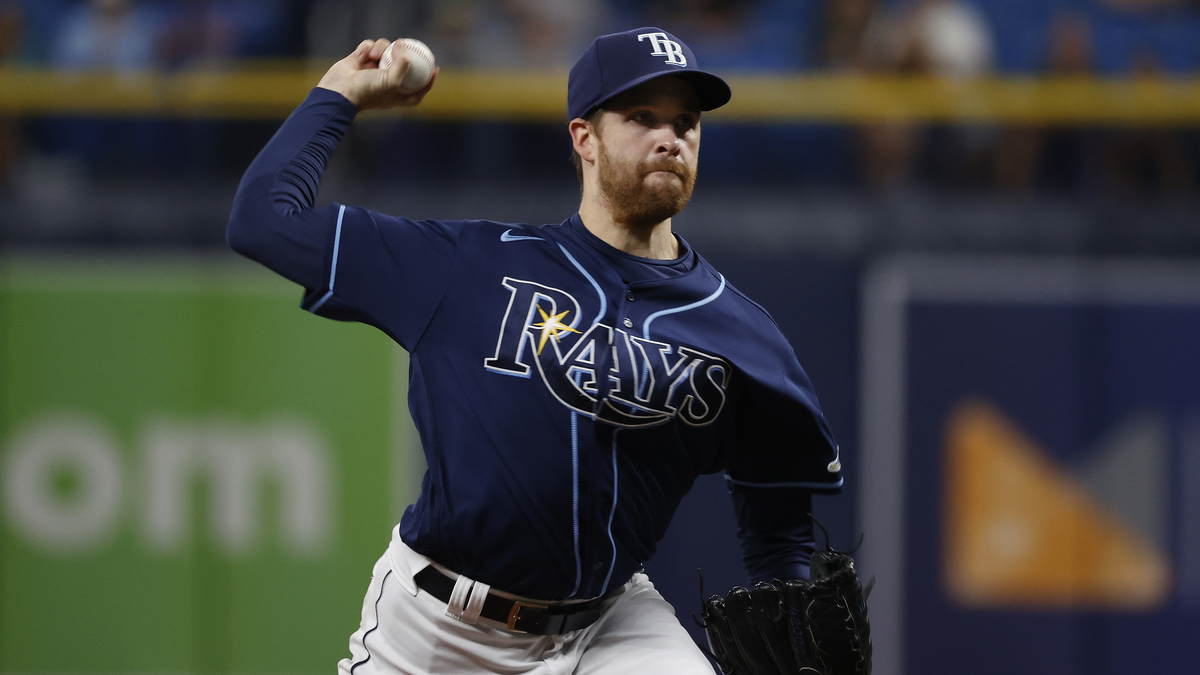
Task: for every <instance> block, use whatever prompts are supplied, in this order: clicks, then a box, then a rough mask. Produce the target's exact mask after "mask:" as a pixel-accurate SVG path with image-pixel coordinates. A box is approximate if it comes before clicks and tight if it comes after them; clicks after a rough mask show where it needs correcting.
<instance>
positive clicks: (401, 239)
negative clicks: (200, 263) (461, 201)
mask: <svg viewBox="0 0 1200 675" xmlns="http://www.w3.org/2000/svg"><path fill="white" fill-rule="evenodd" d="M356 113H357V109H356V108H355V107H354V105H353V104H352V103H350V102H349V101H348V100H346V99H345V98H344V97H343V96H341V95H340V94H337V93H335V92H332V91H329V90H326V89H321V88H317V89H314V90H313V91H312V93H310V94H309V96H308V98H307V99H306V100H305V101H304V103H302V104H301V105H300V107H298V108H297V109H296V110H295V111H294V112H293V113H292V115H291V116H290V117H288V119H287V121H285V122H284V123H283V125H282V126H281V127H280V128H279V131H277V132H276V134H275V136H274V137H273V138H272V139H271V141H270V142H269V143H268V144H267V145H266V147H264V148H263V150H262V151H261V152H260V153H259V155H258V157H256V158H255V160H254V162H253V163H251V165H250V168H249V169H247V171H246V173H245V175H244V176H243V177H242V182H241V184H240V185H239V187H238V192H237V196H236V197H235V198H234V204H233V209H232V212H231V214H230V219H229V226H228V229H227V230H226V236H227V238H228V241H229V244H230V246H231V247H232V248H233V249H234V250H235V251H237V252H238V253H241V254H243V255H245V256H247V257H249V258H251V259H253V260H256V261H258V262H260V263H262V264H263V265H265V266H267V267H268V268H270V269H272V270H274V271H275V272H277V273H279V274H280V275H282V276H284V277H286V278H288V279H291V280H292V281H295V282H296V283H298V284H300V285H301V286H303V287H304V289H305V294H304V299H303V302H302V306H303V307H304V308H305V309H307V310H309V311H311V312H313V313H315V314H320V315H322V316H326V317H329V318H333V319H339V320H353V321H362V322H364V323H369V324H371V325H374V326H377V327H379V328H380V329H382V330H383V331H384V332H386V333H387V334H388V335H390V336H392V337H393V339H395V340H396V341H397V342H399V343H400V344H401V346H403V347H405V348H407V349H412V348H413V347H414V346H415V344H416V342H417V341H418V340H419V339H420V336H421V334H422V333H423V331H424V329H425V327H426V326H427V325H428V323H429V321H430V319H431V318H432V316H433V313H434V311H435V310H436V308H437V305H438V302H439V301H440V299H441V296H442V294H443V292H444V291H445V289H446V287H447V286H448V285H449V281H450V279H451V278H452V275H453V273H454V264H455V260H456V256H455V250H456V248H457V242H458V234H459V232H460V231H461V228H462V223H459V222H441V221H431V220H430V221H413V220H408V219H404V218H395V217H392V216H387V215H384V214H380V213H376V212H374V211H370V210H368V209H364V208H360V207H348V206H344V205H340V204H332V205H330V206H321V207H317V206H315V205H314V202H315V200H316V195H317V189H318V186H319V183H320V179H321V175H322V173H323V172H324V170H325V166H326V164H327V163H328V160H329V156H330V154H331V153H332V152H333V149H334V147H336V145H337V143H338V141H339V140H340V139H341V138H342V136H343V135H344V134H345V132H346V129H347V128H348V127H349V126H350V123H351V122H352V121H353V119H354V116H355V114H356Z"/></svg>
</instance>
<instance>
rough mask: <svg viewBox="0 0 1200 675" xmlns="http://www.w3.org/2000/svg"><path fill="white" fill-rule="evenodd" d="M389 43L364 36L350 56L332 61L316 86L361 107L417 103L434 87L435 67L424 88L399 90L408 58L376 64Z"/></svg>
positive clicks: (388, 106) (393, 106)
mask: <svg viewBox="0 0 1200 675" xmlns="http://www.w3.org/2000/svg"><path fill="white" fill-rule="evenodd" d="M390 44H391V42H390V41H389V40H385V39H382V38H381V39H379V40H363V41H362V43H361V44H359V45H358V48H357V49H355V50H354V51H353V52H351V53H350V55H349V56H347V57H346V58H344V59H342V60H341V61H338V62H337V63H335V64H333V66H332V67H330V69H329V70H328V71H327V72H326V73H325V76H324V77H322V78H321V81H320V82H319V83H318V84H317V86H318V87H323V88H325V89H329V90H332V91H336V92H337V93H339V94H341V95H342V96H345V97H346V98H347V99H349V100H350V102H351V103H353V104H354V105H355V106H357V107H358V109H359V110H360V111H361V110H370V109H372V108H395V107H397V106H414V105H417V104H418V103H420V102H421V99H423V98H425V94H428V93H429V90H430V89H432V88H433V83H434V82H436V81H437V74H438V69H437V68H434V70H433V77H431V78H429V84H427V85H425V88H424V89H422V90H421V91H418V92H416V93H412V94H401V93H400V91H399V90H400V83H401V82H403V81H404V75H405V74H406V73H408V68H409V62H408V58H407V57H406V56H404V55H403V54H401V55H400V56H398V57H397V58H396V61H395V62H394V63H393V64H392V66H391V67H390V68H388V69H386V70H383V69H380V67H379V60H380V59H381V58H383V52H384V50H386V49H387V48H388V45H390Z"/></svg>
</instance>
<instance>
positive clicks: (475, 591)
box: [462, 581, 492, 624]
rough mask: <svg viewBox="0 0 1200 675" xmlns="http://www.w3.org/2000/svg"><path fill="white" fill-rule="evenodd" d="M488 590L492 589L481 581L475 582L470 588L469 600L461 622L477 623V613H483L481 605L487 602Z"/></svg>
mask: <svg viewBox="0 0 1200 675" xmlns="http://www.w3.org/2000/svg"><path fill="white" fill-rule="evenodd" d="M490 590H492V587H491V586H488V585H487V584H485V583H483V582H482V581H476V582H475V585H474V586H472V587H471V598H470V599H469V600H467V606H466V608H465V609H464V610H463V613H462V620H463V621H466V622H467V623H472V624H473V623H476V622H478V621H479V613H480V612H482V611H483V603H484V601H485V600H487V597H488V591H490Z"/></svg>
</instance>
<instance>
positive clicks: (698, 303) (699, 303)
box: [638, 272, 725, 396]
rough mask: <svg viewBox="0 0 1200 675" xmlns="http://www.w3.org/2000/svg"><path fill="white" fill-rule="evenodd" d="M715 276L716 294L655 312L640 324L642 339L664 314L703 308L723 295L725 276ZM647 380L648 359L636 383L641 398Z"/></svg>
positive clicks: (646, 336) (718, 274)
mask: <svg viewBox="0 0 1200 675" xmlns="http://www.w3.org/2000/svg"><path fill="white" fill-rule="evenodd" d="M717 276H719V277H721V285H720V286H718V287H717V290H716V292H714V293H713V294H712V295H710V296H708V297H707V298H704V299H703V300H697V301H696V302H693V303H692V304H690V305H684V306H682V307H672V308H670V309H660V310H658V311H657V312H655V313H653V314H651V315H650V316H648V317H646V323H644V324H642V339H644V340H649V339H650V324H651V323H653V321H654V320H655V319H657V318H658V317H660V316H664V315H666V314H678V313H679V312H686V311H688V310H689V309H696V308H697V307H703V306H704V305H707V304H708V303H710V302H712V301H713V300H716V299H717V297H718V296H720V295H721V293H723V292H724V291H725V275H724V274H721V273H720V272H718V273H717ZM649 378H650V361H649V359H647V360H646V361H644V362H642V380H641V382H638V396H641V395H643V394H645V393H646V387H645V385H646V381H647V380H648V379H649Z"/></svg>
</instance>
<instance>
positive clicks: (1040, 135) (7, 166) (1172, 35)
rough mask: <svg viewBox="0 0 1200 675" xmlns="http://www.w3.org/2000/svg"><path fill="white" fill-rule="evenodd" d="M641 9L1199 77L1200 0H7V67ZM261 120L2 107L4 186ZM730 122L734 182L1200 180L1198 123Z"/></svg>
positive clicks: (473, 46) (236, 51) (1022, 61)
mask: <svg viewBox="0 0 1200 675" xmlns="http://www.w3.org/2000/svg"><path fill="white" fill-rule="evenodd" d="M638 25H658V26H661V27H663V28H665V29H667V30H669V31H671V32H673V33H675V34H676V35H678V36H679V37H681V38H682V39H684V40H685V41H687V42H688V43H689V45H691V46H692V48H693V49H694V51H695V52H696V53H697V54H698V55H700V57H701V60H702V65H703V67H705V68H707V69H712V70H715V71H717V72H720V73H733V72H739V71H769V72H773V73H787V72H802V71H817V70H820V71H833V72H853V73H859V72H861V73H884V74H887V73H896V74H931V75H940V76H946V77H951V78H961V79H968V78H976V77H983V76H987V75H989V74H993V73H1014V72H1015V73H1028V74H1047V75H1063V76H1074V75H1090V74H1106V75H1114V74H1115V75H1127V76H1130V77H1136V78H1159V77H1164V76H1179V75H1187V76H1196V75H1197V74H1200V0H645V1H637V0H290V1H289V0H237V1H234V0H0V67H4V66H20V67H52V68H57V69H64V70H106V71H118V72H137V71H145V70H155V71H173V70H178V69H187V68H203V69H220V68H224V67H229V65H230V64H232V63H234V62H236V61H237V60H240V59H247V58H310V59H318V60H321V59H324V60H332V59H335V58H338V57H340V56H342V55H344V54H345V53H347V52H348V51H349V50H350V49H351V48H352V47H353V46H354V45H355V44H356V43H357V42H358V41H359V40H360V39H362V38H363V37H384V36H386V37H398V36H413V37H419V38H421V39H423V40H424V41H426V42H427V43H429V45H430V46H431V47H432V48H433V50H434V52H435V53H436V54H437V56H438V60H439V64H441V65H445V66H458V67H473V68H494V67H528V68H560V69H561V68H566V67H568V66H569V65H570V64H571V63H572V62H573V61H574V59H575V58H576V56H577V54H578V53H579V52H580V50H581V48H582V46H584V45H586V43H587V42H588V41H589V40H590V38H591V37H592V36H594V35H597V34H600V33H602V32H606V31H608V30H616V29H623V28H627V27H631V26H638ZM0 86H2V85H0ZM239 124H240V126H239ZM253 126H254V125H253V124H251V123H232V122H231V123H221V122H198V121H191V122H188V121H151V120H76V119H37V120H15V119H12V118H3V117H0V186H4V185H8V184H10V183H11V182H12V180H14V178H13V177H14V175H15V174H16V173H19V171H18V166H19V165H20V164H21V163H22V161H23V158H25V159H28V158H32V160H31V161H33V162H34V164H37V161H38V159H39V158H41V159H43V160H45V159H47V158H49V159H50V160H54V159H55V158H59V159H61V158H63V157H66V158H70V161H71V162H73V164H72V166H75V167H76V169H74V170H75V171H76V173H81V174H83V175H86V174H87V173H88V172H92V173H95V172H98V171H103V172H108V171H115V172H116V173H118V174H120V173H121V172H122V171H126V170H127V171H129V172H132V173H136V170H137V168H138V167H143V168H144V167H146V166H154V165H156V163H158V160H160V159H161V157H158V156H156V155H155V153H160V154H164V153H169V154H170V155H171V156H172V157H173V158H174V159H175V160H176V161H175V164H177V165H178V164H184V165H187V166H191V167H193V169H194V170H196V171H208V172H212V171H221V170H227V169H228V170H234V169H235V168H236V167H238V166H240V165H244V164H242V162H244V161H245V160H246V157H245V154H246V152H245V150H244V149H240V148H236V147H235V146H236V145H237V144H236V143H233V140H231V139H237V138H239V134H241V136H244V137H246V138H248V139H250V140H249V141H248V142H249V143H250V145H253V144H254V142H255V141H254V139H256V138H259V137H260V136H261V134H260V133H258V132H257V131H255V130H254V129H253ZM239 129H241V131H239ZM246 129H249V131H246ZM447 133H449V132H447ZM256 134H257V135H256ZM502 135H503V134H502ZM715 135H716V136H717V138H716V140H715V141H714V142H713V143H711V144H708V145H706V155H708V156H711V155H713V154H715V155H717V156H718V157H719V158H720V159H722V160H728V161H719V162H712V161H710V162H709V164H708V165H706V166H707V167H713V168H706V171H708V172H709V173H710V175H711V174H713V173H715V174H716V175H717V177H718V178H720V179H728V180H731V181H736V180H737V179H738V178H739V177H742V178H745V179H753V180H763V179H765V178H770V177H774V178H777V179H780V180H782V181H803V180H810V179H811V180H816V181H826V182H829V181H832V182H835V183H838V184H841V185H844V186H846V187H849V188H853V189H859V188H864V189H869V190H873V191H876V192H881V193H887V192H890V191H894V190H905V189H912V188H914V187H915V188H923V187H932V188H935V189H942V188H945V189H966V190H973V189H989V190H1008V191H1016V192H1047V191H1048V192H1066V193H1071V194H1087V193H1094V192H1101V193H1110V192H1114V191H1115V192H1117V193H1127V194H1130V195H1135V196H1136V195H1185V196H1186V195H1191V194H1193V192H1195V191H1196V190H1197V189H1198V188H1200V184H1198V180H1200V179H1198V176H1200V143H1198V141H1197V136H1196V133H1195V132H1194V131H1192V130H1179V129H1139V128H1132V127H1131V128H1123V129H1122V128H1108V129H1103V128H1087V129H1081V128H1068V127H1057V126H1037V125H1030V126H1020V127H1014V126H1009V127H995V126H964V125H954V124H946V125H930V124H911V123H891V124H873V125H865V126H859V127H856V128H854V127H850V126H846V125H830V126H823V127H822V126H813V125H809V126H806V127H791V126H788V125H777V126H774V127H772V126H769V125H768V126H761V127H758V128H754V129H736V130H727V131H725V132H722V133H716V134H715ZM746 148H759V149H761V152H749V153H747V152H746ZM44 163H45V162H43V164H44ZM2 189H3V188H2V187H0V190H2Z"/></svg>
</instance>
